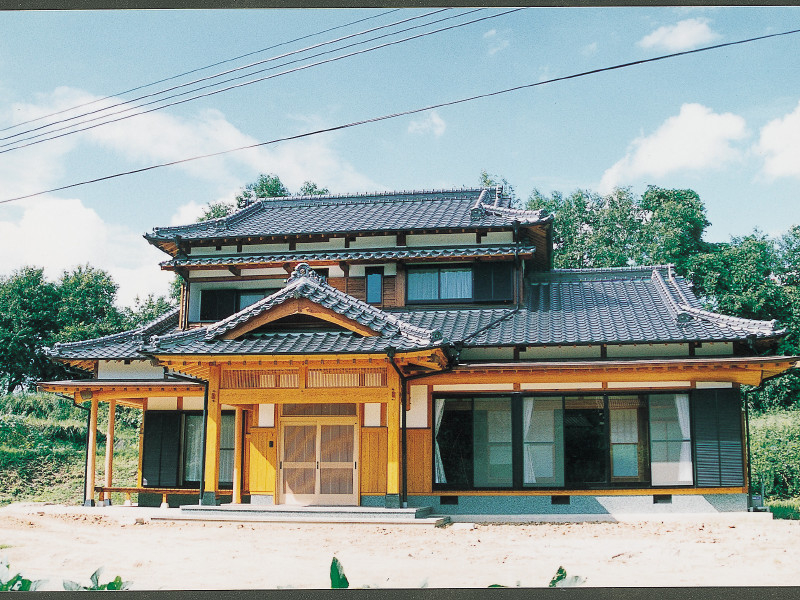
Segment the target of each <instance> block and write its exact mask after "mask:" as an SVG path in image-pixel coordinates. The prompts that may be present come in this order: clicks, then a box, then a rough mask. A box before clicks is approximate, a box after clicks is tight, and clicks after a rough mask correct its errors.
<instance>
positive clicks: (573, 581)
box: [547, 567, 586, 588]
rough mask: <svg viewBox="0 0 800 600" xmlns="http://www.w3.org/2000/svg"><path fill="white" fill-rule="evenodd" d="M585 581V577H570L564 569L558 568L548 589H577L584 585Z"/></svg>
mask: <svg viewBox="0 0 800 600" xmlns="http://www.w3.org/2000/svg"><path fill="white" fill-rule="evenodd" d="M585 581H586V578H585V577H581V576H580V575H571V576H568V575H567V571H566V570H565V569H564V567H558V571H556V574H555V575H554V576H553V578H552V579H551V580H550V584H549V585H548V586H547V587H551V588H554V587H575V586H578V585H582V584H583V583H584V582H585Z"/></svg>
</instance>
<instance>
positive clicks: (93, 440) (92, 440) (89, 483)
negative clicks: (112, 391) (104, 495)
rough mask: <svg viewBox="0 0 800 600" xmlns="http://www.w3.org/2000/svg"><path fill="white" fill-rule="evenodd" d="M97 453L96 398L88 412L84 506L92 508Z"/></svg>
mask: <svg viewBox="0 0 800 600" xmlns="http://www.w3.org/2000/svg"><path fill="white" fill-rule="evenodd" d="M96 453H97V398H92V407H91V410H90V412H89V441H88V443H87V454H86V500H84V503H83V505H84V506H94V478H95V471H96V465H95V455H96Z"/></svg>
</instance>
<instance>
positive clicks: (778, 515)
mask: <svg viewBox="0 0 800 600" xmlns="http://www.w3.org/2000/svg"><path fill="white" fill-rule="evenodd" d="M767 506H768V507H769V510H770V512H772V517H773V518H775V519H790V520H793V521H797V520H800V499H798V498H795V499H794V500H773V501H772V502H768V503H767Z"/></svg>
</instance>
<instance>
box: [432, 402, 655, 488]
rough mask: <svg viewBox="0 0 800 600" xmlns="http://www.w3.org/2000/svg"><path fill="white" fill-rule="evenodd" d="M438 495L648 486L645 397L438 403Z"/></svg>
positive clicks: (435, 461) (435, 455)
mask: <svg viewBox="0 0 800 600" xmlns="http://www.w3.org/2000/svg"><path fill="white" fill-rule="evenodd" d="M433 435H434V444H433V464H434V482H435V485H436V487H437V488H439V489H473V488H475V489H503V488H511V489H525V488H534V487H539V488H561V487H565V488H583V487H589V488H593V487H594V488H613V487H619V486H622V485H626V486H630V485H632V484H633V485H635V486H637V487H643V486H645V485H646V484H647V483H648V482H649V480H650V470H649V467H650V465H649V457H650V448H649V441H648V440H649V436H648V410H647V397H646V396H643V395H635V394H627V395H608V394H598V395H587V396H578V395H575V396H532V395H523V394H522V393H514V394H510V395H508V396H486V397H480V396H476V397H456V396H448V397H439V398H436V399H435V402H434V431H433Z"/></svg>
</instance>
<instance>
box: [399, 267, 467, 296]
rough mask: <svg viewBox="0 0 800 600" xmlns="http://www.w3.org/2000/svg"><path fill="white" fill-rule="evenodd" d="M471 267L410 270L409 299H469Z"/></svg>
mask: <svg viewBox="0 0 800 600" xmlns="http://www.w3.org/2000/svg"><path fill="white" fill-rule="evenodd" d="M471 298H472V268H471V267H432V268H424V269H409V270H408V301H409V302H426V301H428V302H429V301H433V302H436V301H439V300H469V299H471Z"/></svg>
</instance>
